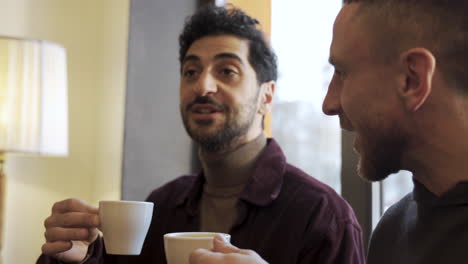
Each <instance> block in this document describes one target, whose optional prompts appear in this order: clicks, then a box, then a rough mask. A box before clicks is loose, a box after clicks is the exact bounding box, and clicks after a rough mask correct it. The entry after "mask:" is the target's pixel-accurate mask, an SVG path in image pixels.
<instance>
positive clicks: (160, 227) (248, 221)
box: [37, 139, 364, 264]
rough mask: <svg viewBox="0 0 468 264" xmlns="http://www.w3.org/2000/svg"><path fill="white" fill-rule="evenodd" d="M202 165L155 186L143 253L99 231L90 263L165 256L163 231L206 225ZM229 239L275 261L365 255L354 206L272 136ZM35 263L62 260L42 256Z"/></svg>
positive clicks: (358, 259)
mask: <svg viewBox="0 0 468 264" xmlns="http://www.w3.org/2000/svg"><path fill="white" fill-rule="evenodd" d="M203 183H204V177H203V172H202V173H200V174H199V175H197V176H182V177H180V178H178V179H176V180H174V181H172V182H169V183H167V184H166V185H164V186H162V187H161V188H159V189H157V190H155V191H153V192H152V193H151V194H150V196H149V197H148V199H147V200H148V201H150V202H154V204H155V210H154V214H153V220H152V223H151V226H150V229H149V231H148V235H147V237H146V241H145V244H144V246H143V250H142V253H141V255H140V256H131V257H130V256H111V255H106V254H105V253H104V251H103V243H102V240H101V239H98V240H97V241H96V242H95V243H94V244H93V245H92V247H91V248H90V250H91V251H92V252H93V254H92V257H91V258H90V259H89V260H88V261H87V262H86V263H87V264H98V263H99V264H102V263H106V264H107V263H115V264H124V263H125V264H130V263H131V264H150V263H155V264H161V263H166V260H165V255H164V241H163V235H164V234H165V233H170V232H186V231H203V230H199V226H200V198H201V196H202V192H203ZM238 208H239V216H238V219H237V221H236V223H235V224H234V226H233V227H232V229H231V231H230V234H231V242H232V244H234V245H236V246H237V247H240V248H245V249H252V250H254V251H256V252H257V253H258V254H259V255H260V256H261V257H262V258H264V259H265V260H266V261H267V262H269V263H271V264H275V263H278V264H280V263H281V264H286V263H288V264H291V263H301V264H305V263H307V264H310V263H317V264H321V263H323V264H326V263H356V264H357V263H364V251H363V246H362V234H361V228H360V226H359V224H358V222H357V220H356V217H355V216H354V213H353V210H352V209H351V207H350V206H349V205H348V203H346V201H344V200H343V199H342V198H341V197H340V196H339V195H338V194H336V192H335V191H334V190H333V189H331V188H330V187H328V186H327V185H325V184H323V183H321V182H319V181H318V180H316V179H314V178H313V177H311V176H309V175H307V174H306V173H304V172H303V171H301V170H299V169H298V168H295V167H294V166H292V165H290V164H288V163H287V162H286V158H285V156H284V154H283V152H282V151H281V148H280V147H279V145H278V144H277V143H276V141H275V140H273V139H271V140H268V145H267V147H266V148H265V149H264V150H263V152H262V154H261V155H260V157H259V159H258V161H257V162H256V165H255V169H254V172H253V174H252V176H251V178H250V180H249V182H248V183H247V185H246V188H245V190H244V191H243V193H242V194H241V197H240V202H239V205H238ZM37 263H38V264H46V263H57V262H54V261H53V260H51V259H50V258H48V257H45V256H41V257H40V259H39V260H38V262H37Z"/></svg>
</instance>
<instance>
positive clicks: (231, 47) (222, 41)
mask: <svg viewBox="0 0 468 264" xmlns="http://www.w3.org/2000/svg"><path fill="white" fill-rule="evenodd" d="M219 54H234V55H236V56H237V57H239V58H240V59H241V60H243V61H244V60H245V61H247V58H248V55H249V45H248V41H247V40H245V39H241V38H239V37H236V36H232V35H219V36H206V37H203V38H200V39H198V40H196V41H194V42H193V43H192V45H191V46H190V48H189V49H188V50H187V54H186V55H185V57H188V56H196V57H199V58H200V59H212V58H214V57H216V55H219Z"/></svg>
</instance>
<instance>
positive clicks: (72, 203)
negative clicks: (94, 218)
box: [52, 198, 99, 214]
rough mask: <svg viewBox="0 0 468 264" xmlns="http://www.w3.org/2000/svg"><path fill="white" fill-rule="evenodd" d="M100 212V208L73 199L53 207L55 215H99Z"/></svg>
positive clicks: (57, 203)
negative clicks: (73, 213)
mask: <svg viewBox="0 0 468 264" xmlns="http://www.w3.org/2000/svg"><path fill="white" fill-rule="evenodd" d="M98 211H99V209H98V208H96V207H94V206H92V205H90V204H88V203H86V202H85V201H83V200H80V199H76V198H71V199H67V200H63V201H60V202H56V203H55V204H54V205H53V206H52V214H53V213H68V212H83V213H92V214H97V213H98Z"/></svg>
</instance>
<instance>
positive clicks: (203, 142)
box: [182, 94, 258, 153]
mask: <svg viewBox="0 0 468 264" xmlns="http://www.w3.org/2000/svg"><path fill="white" fill-rule="evenodd" d="M257 99H258V94H257V96H255V97H254V98H252V99H251V100H249V101H248V102H247V103H246V104H242V105H240V106H239V107H238V108H229V107H227V106H224V112H223V114H224V115H225V120H224V122H223V123H222V124H219V125H217V127H216V128H215V129H212V131H211V132H206V130H208V129H210V127H211V126H214V125H215V124H214V123H215V121H214V120H199V121H193V123H195V124H194V125H192V124H193V123H192V124H191V122H190V120H188V113H187V111H185V112H184V114H182V121H183V123H184V127H185V130H186V131H187V133H188V135H189V136H190V137H191V138H192V139H193V140H194V141H195V142H197V143H198V144H199V145H200V148H201V149H202V150H203V151H205V152H211V153H217V152H223V151H226V150H229V149H232V148H234V147H235V146H236V145H237V143H238V142H240V141H242V138H244V137H245V136H246V134H247V132H248V130H249V129H250V127H251V126H252V124H253V121H254V119H255V114H256V110H257V109H256V103H257Z"/></svg>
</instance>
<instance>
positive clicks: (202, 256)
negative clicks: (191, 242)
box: [189, 248, 224, 264]
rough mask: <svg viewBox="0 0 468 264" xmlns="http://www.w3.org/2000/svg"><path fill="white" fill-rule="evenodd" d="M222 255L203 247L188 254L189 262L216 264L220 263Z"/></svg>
mask: <svg viewBox="0 0 468 264" xmlns="http://www.w3.org/2000/svg"><path fill="white" fill-rule="evenodd" d="M222 260H224V255H223V254H222V253H217V252H212V251H209V250H206V249H204V248H199V249H196V250H195V251H193V252H192V254H190V258H189V263H190V264H202V263H203V264H218V263H222V262H221V261H222Z"/></svg>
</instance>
